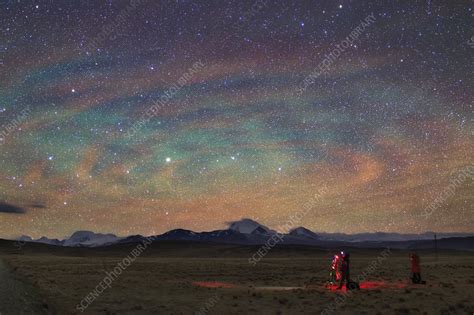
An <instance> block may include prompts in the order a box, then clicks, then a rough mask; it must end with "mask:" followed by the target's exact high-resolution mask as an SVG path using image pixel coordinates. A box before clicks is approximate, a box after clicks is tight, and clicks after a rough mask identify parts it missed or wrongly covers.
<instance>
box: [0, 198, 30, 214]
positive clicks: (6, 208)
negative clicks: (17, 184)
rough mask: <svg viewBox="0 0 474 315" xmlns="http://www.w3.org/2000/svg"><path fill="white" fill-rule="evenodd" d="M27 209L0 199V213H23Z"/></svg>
mask: <svg viewBox="0 0 474 315" xmlns="http://www.w3.org/2000/svg"><path fill="white" fill-rule="evenodd" d="M25 212H26V210H25V209H23V208H20V207H17V206H14V205H11V204H8V203H6V202H2V201H0V213H16V214H23V213H25Z"/></svg>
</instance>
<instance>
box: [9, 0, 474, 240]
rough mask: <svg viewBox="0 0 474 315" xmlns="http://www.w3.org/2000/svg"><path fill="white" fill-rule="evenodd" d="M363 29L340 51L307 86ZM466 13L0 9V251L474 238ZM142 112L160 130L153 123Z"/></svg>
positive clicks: (216, 6) (345, 8)
mask: <svg viewBox="0 0 474 315" xmlns="http://www.w3.org/2000/svg"><path fill="white" fill-rule="evenodd" d="M371 14H372V15H373V17H374V21H373V23H371V24H370V25H368V26H366V27H365V28H364V30H363V32H361V33H360V34H359V36H358V37H357V38H355V39H354V40H353V41H351V44H350V46H349V47H347V48H346V49H344V51H343V52H342V53H341V54H340V55H339V56H338V57H337V58H335V59H333V61H332V62H331V64H330V65H329V66H328V67H327V69H326V70H327V71H324V72H323V73H320V75H318V76H317V77H316V78H314V80H313V81H314V82H312V84H309V85H308V86H307V87H306V88H305V89H304V91H301V86H302V82H304V80H305V78H307V77H308V75H310V74H311V73H312V72H313V70H314V69H317V67H318V65H319V64H320V63H321V62H322V61H323V60H324V59H325V58H326V56H327V54H329V53H330V52H331V51H333V49H334V48H335V47H337V45H340V44H341V41H343V40H344V39H346V38H347V36H349V34H351V32H352V31H353V30H354V29H355V28H356V27H357V26H358V25H360V24H361V23H362V22H363V21H364V19H365V18H366V17H367V16H369V15H371ZM472 15H473V11H472V2H471V1H462V0H460V1H438V0H428V1H415V0H407V1H384V0H381V1H349V0H331V1H323V0H321V1H320V0H312V1H279V0H277V1H270V0H268V1H264V0H259V1H217V0H209V1H189V0H175V1H171V0H169V1H151V0H130V1H111V0H107V1H102V0H101V1H46V0H44V1H32V0H31V1H23V0H21V1H20V0H1V1H0V21H1V24H0V237H4V238H8V237H16V236H19V235H22V234H26V235H30V236H32V237H40V236H43V235H46V236H48V237H58V238H64V237H65V236H68V235H70V234H72V233H73V232H74V231H76V230H92V231H96V232H112V233H116V234H118V235H129V234H144V235H150V234H158V233H163V232H165V231H167V230H170V229H173V228H186V229H192V230H195V231H203V230H211V229H222V228H225V227H226V224H227V222H230V221H233V220H239V219H241V218H252V219H254V220H257V221H259V222H260V223H262V224H265V225H267V226H270V227H272V228H275V229H278V226H281V225H283V224H285V223H286V222H288V221H289V218H290V217H291V216H292V215H294V214H295V213H298V212H299V211H301V210H302V209H303V205H304V204H305V203H306V202H308V200H311V198H314V196H315V194H320V192H321V191H322V192H323V193H322V194H320V195H321V196H320V195H318V196H319V197H318V199H317V202H315V203H314V204H313V205H312V207H311V209H310V211H307V212H305V215H304V217H303V218H302V219H301V222H298V224H297V225H301V226H305V227H306V228H309V229H311V230H314V231H324V232H345V233H357V232H374V231H383V232H400V233H409V232H410V233H412V232H415V233H417V232H424V231H439V232H472V231H473V230H472V226H473V223H474V220H473V217H474V216H473V212H474V202H473V194H472V193H473V184H472V174H471V177H470V178H466V179H465V180H463V181H462V182H460V183H458V184H456V187H455V192H454V194H452V195H450V196H449V198H445V199H443V200H442V201H443V202H442V203H440V205H439V206H438V207H437V208H436V209H435V210H434V211H432V213H430V215H429V216H423V211H424V209H425V208H426V207H427V206H429V205H430V204H431V203H432V202H433V200H435V199H436V198H437V196H439V195H440V194H442V193H443V192H444V191H445V190H446V187H447V186H448V185H449V183H450V181H451V180H452V178H453V176H456V174H457V172H459V171H460V170H463V169H466V167H470V166H472V165H473V162H474V161H473V152H474V145H473V141H472V137H473V135H474V128H473V125H472V122H473V120H472V119H473V115H472V110H473V96H474V95H473V90H472V86H473V85H472V83H473V82H472V61H473V59H472V56H473V52H474V41H473V40H472V36H473V35H474V34H473V31H472V30H473V23H472V22H473V16H472ZM150 113H151V114H150Z"/></svg>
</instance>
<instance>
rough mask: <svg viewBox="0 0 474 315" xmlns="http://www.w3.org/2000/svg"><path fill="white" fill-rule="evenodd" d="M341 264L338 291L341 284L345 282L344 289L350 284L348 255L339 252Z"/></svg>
mask: <svg viewBox="0 0 474 315" xmlns="http://www.w3.org/2000/svg"><path fill="white" fill-rule="evenodd" d="M341 254H342V263H341V281H340V282H339V287H338V289H342V284H343V283H344V282H345V285H346V288H347V285H348V284H349V282H350V261H349V253H344V252H341Z"/></svg>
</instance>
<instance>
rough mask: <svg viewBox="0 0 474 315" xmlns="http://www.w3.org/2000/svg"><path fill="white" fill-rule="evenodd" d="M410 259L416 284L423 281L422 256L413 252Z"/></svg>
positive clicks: (412, 279)
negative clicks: (421, 271) (421, 270)
mask: <svg viewBox="0 0 474 315" xmlns="http://www.w3.org/2000/svg"><path fill="white" fill-rule="evenodd" d="M410 261H411V273H412V277H411V281H412V282H413V283H416V284H418V283H421V282H422V281H421V273H420V257H419V256H418V255H417V254H415V253H412V254H410Z"/></svg>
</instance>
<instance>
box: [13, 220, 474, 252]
mask: <svg viewBox="0 0 474 315" xmlns="http://www.w3.org/2000/svg"><path fill="white" fill-rule="evenodd" d="M228 225H229V228H228V229H226V230H215V231H209V232H194V231H190V230H185V229H175V230H171V231H168V232H166V233H164V234H161V235H156V236H151V238H152V239H154V240H155V241H189V242H210V243H222V244H242V245H259V244H265V243H266V242H267V241H268V240H269V239H270V238H272V237H274V239H276V238H275V234H277V233H278V232H277V231H274V230H271V229H270V228H268V227H266V226H265V225H262V224H260V223H258V222H256V221H254V220H252V219H247V218H245V219H242V220H239V221H233V222H229V223H228ZM434 234H435V233H434V232H426V233H422V234H399V233H383V232H376V233H358V234H343V233H317V232H313V231H311V230H309V229H307V228H304V227H297V228H294V229H292V230H291V231H289V233H287V234H279V235H278V236H279V239H281V243H283V244H287V245H313V246H321V247H325V246H340V245H346V246H353V247H382V246H391V247H394V248H424V247H426V248H430V247H432V240H433V238H434ZM436 235H437V238H438V245H439V246H440V248H452V249H462V250H474V236H472V235H473V234H472V233H471V234H468V233H436ZM144 239H145V237H144V236H142V235H132V236H128V237H117V236H116V235H114V234H102V233H94V232H90V231H78V232H75V233H74V234H72V235H71V237H69V238H67V239H65V240H58V239H48V238H46V237H41V238H40V239H37V240H33V239H32V238H31V237H29V236H25V235H23V236H21V237H20V238H18V241H23V242H35V243H43V244H49V245H55V246H66V247H99V246H108V245H113V244H127V243H137V242H141V241H143V240H144Z"/></svg>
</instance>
